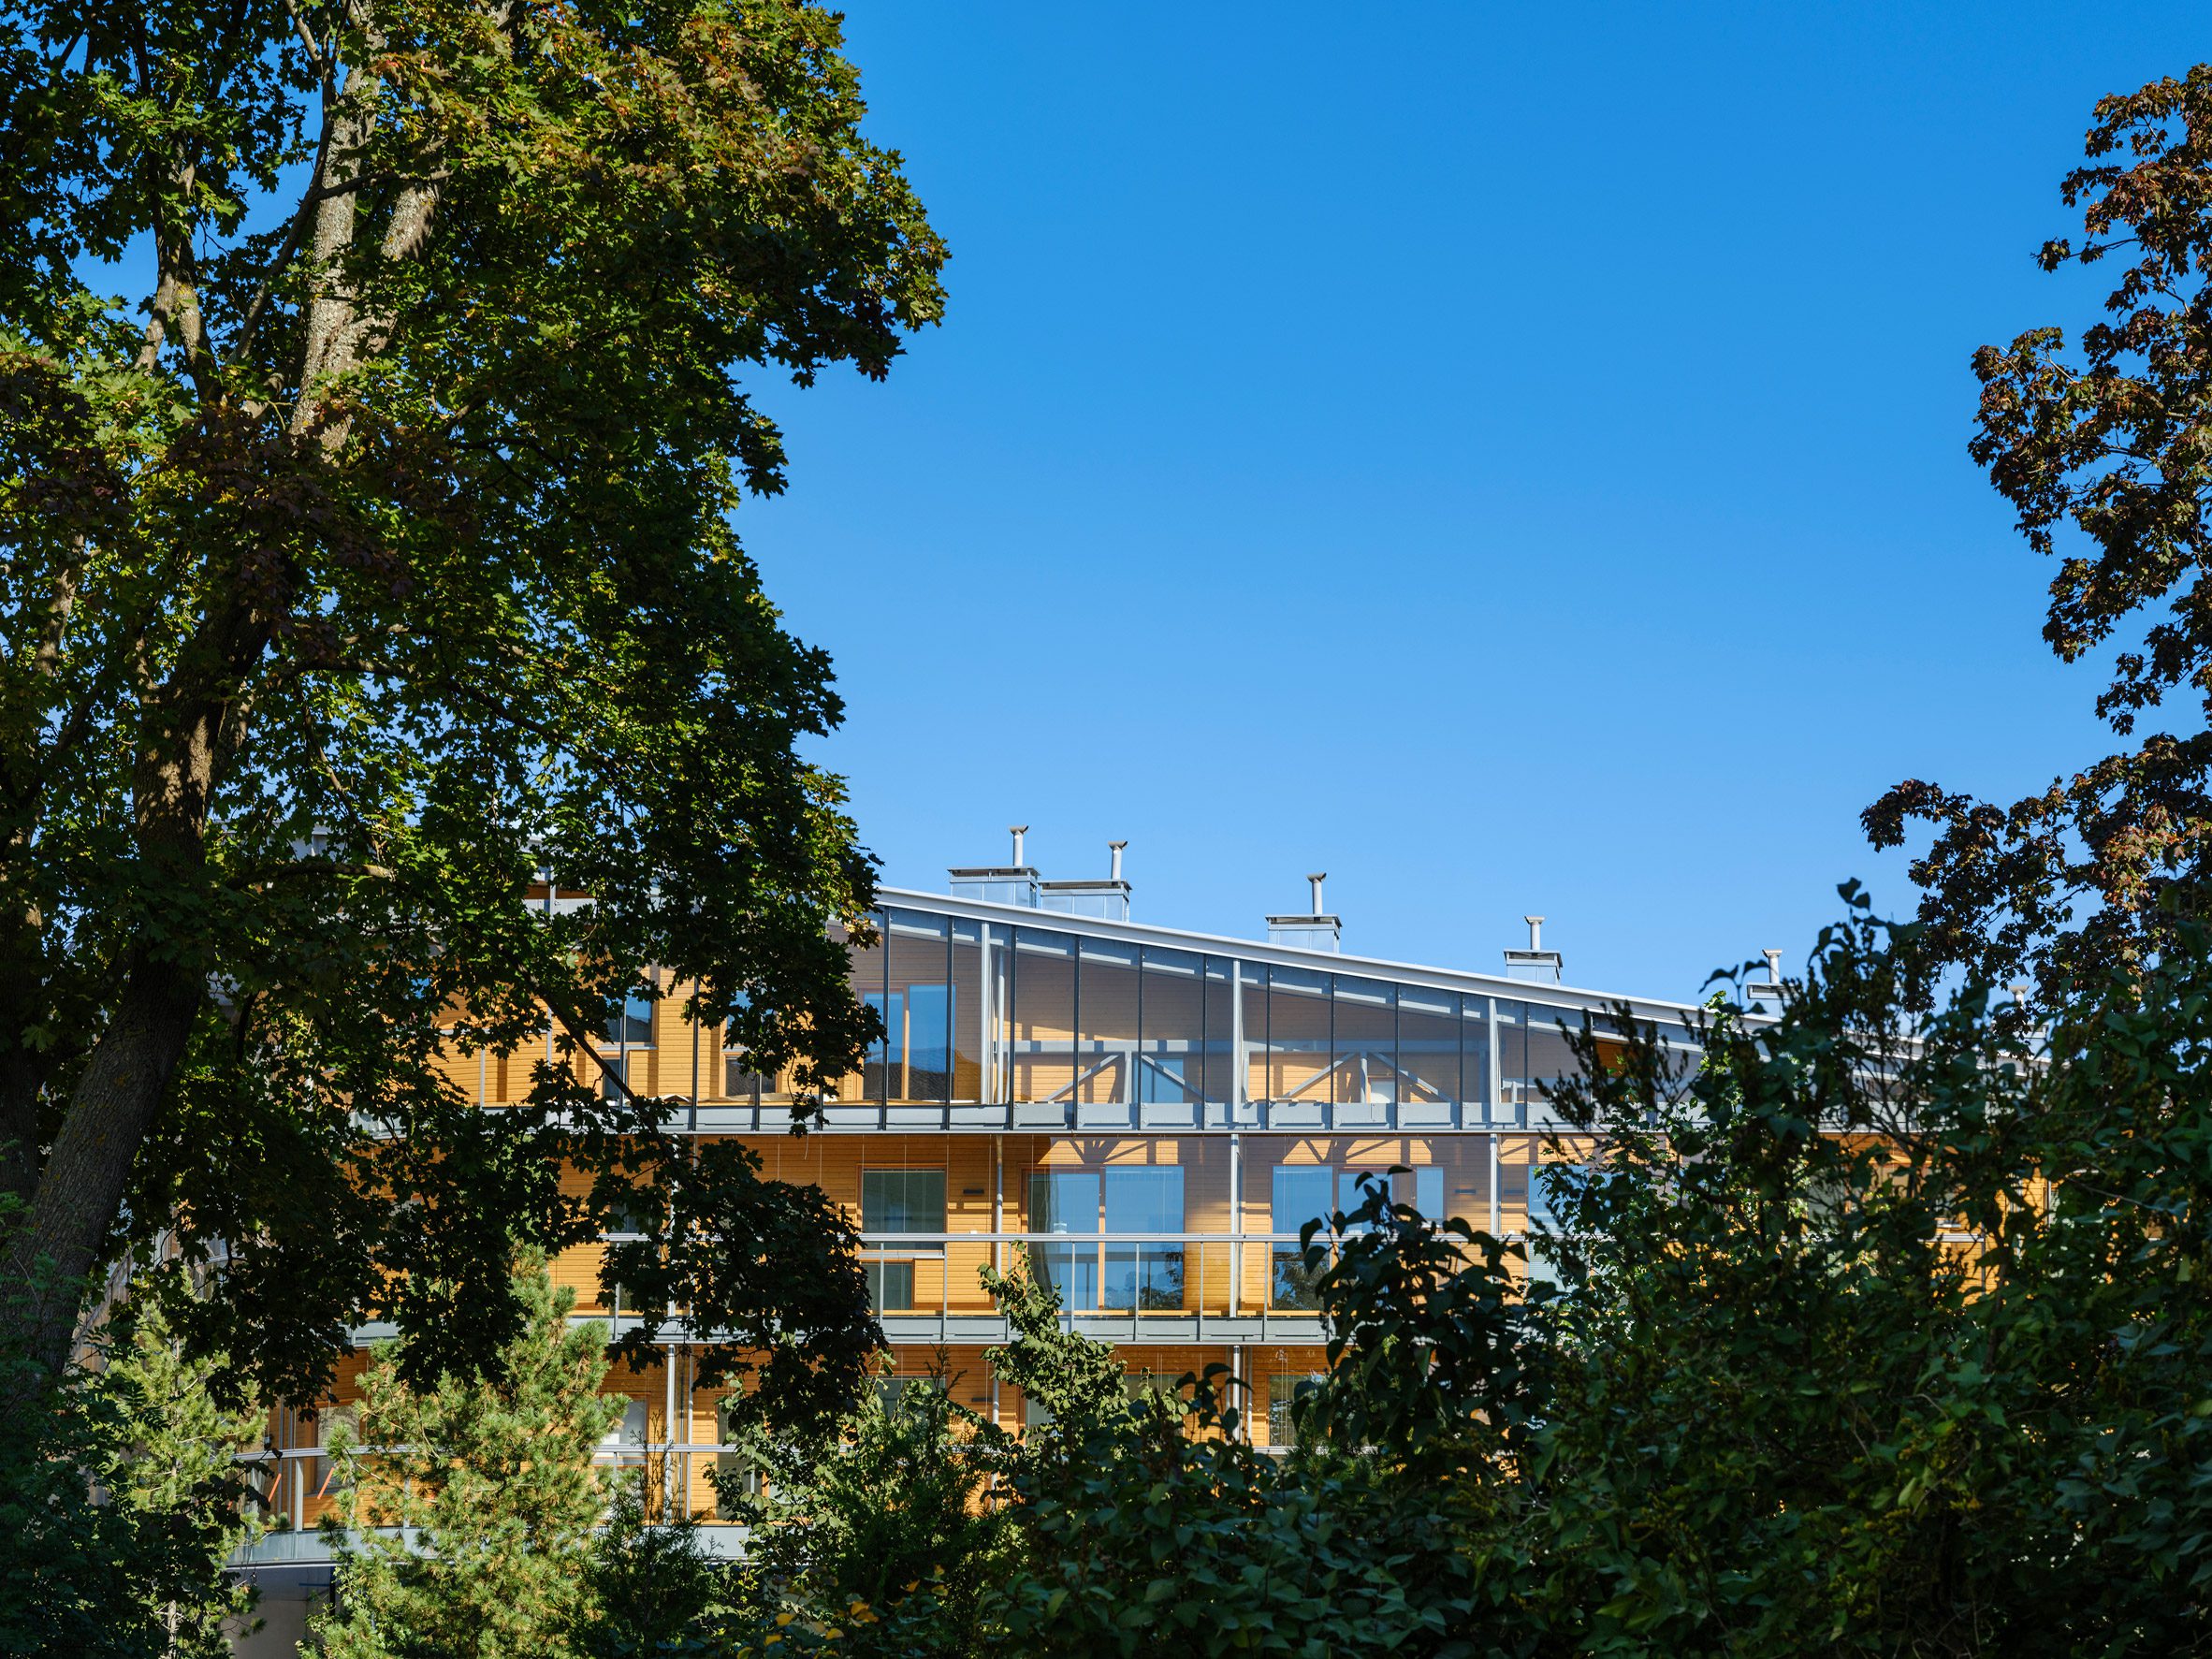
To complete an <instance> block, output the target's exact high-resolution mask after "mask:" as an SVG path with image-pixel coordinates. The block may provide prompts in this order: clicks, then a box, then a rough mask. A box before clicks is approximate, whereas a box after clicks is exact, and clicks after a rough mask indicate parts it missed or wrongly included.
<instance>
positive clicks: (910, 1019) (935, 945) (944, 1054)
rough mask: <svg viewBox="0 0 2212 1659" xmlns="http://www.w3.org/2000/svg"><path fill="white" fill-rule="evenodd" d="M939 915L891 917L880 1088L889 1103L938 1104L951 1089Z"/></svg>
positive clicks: (946, 969)
mask: <svg viewBox="0 0 2212 1659" xmlns="http://www.w3.org/2000/svg"><path fill="white" fill-rule="evenodd" d="M949 931H950V930H949V927H948V925H947V924H946V921H945V919H944V918H943V917H942V916H925V915H921V914H918V913H916V912H914V911H911V910H893V911H892V912H890V927H889V930H888V933H887V935H886V938H887V941H888V961H887V964H886V967H887V970H888V975H889V983H888V986H887V988H886V992H885V1001H884V1004H883V1007H882V1010H881V1011H882V1013H883V1021H884V1026H885V1027H886V1029H887V1030H888V1032H889V1036H888V1038H887V1039H886V1041H885V1043H884V1084H885V1089H886V1091H887V1098H888V1099H894V1100H942V1099H946V1098H947V1097H948V1096H949V1095H950V1094H951V1092H952V1086H953V1052H952V1043H953V987H952V983H951V981H950V978H949V975H950V972H951V961H950V958H949V957H948V955H947V947H948V934H949Z"/></svg>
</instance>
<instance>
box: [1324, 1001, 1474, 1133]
mask: <svg viewBox="0 0 2212 1659" xmlns="http://www.w3.org/2000/svg"><path fill="white" fill-rule="evenodd" d="M1458 1005H1459V998H1458V997H1454V996H1453V995H1452V994H1451V993H1450V992H1449V991H1424V990H1421V989H1419V988H1418V987H1416V986H1412V985H1408V986H1405V987H1404V988H1402V989H1401V990H1400V991H1399V993H1398V1064H1399V1066H1400V1067H1402V1068H1403V1069H1404V1076H1403V1078H1402V1079H1401V1083H1402V1085H1403V1087H1404V1099H1407V1100H1409V1101H1419V1102H1423V1103H1427V1104H1432V1105H1434V1104H1442V1103H1444V1102H1446V1101H1450V1100H1457V1099H1461V1095H1460V1026H1461V1024H1462V1021H1461V1019H1460V1017H1459V1006H1458ZM1337 1017H1338V1019H1340V1020H1341V1019H1342V1018H1343V1017H1344V1016H1343V1013H1342V1012H1341V1011H1339V1013H1338V1015H1337ZM1476 1029H1477V1034H1479V1032H1480V1029H1481V1028H1480V1027H1479V1026H1477V1028H1476ZM1340 1041H1341V1040H1340ZM1479 1098H1480V1097H1477V1099H1479Z"/></svg>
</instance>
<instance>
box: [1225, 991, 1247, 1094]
mask: <svg viewBox="0 0 2212 1659" xmlns="http://www.w3.org/2000/svg"><path fill="white" fill-rule="evenodd" d="M1228 961H1229V1121H1230V1122H1231V1123H1235V1122H1237V1121H1238V1116H1237V1114H1238V1113H1239V1111H1240V1110H1241V1109H1242V1108H1243V1106H1244V963H1243V962H1241V961H1239V960H1238V959H1237V958H1236V957H1234V956H1231V957H1230V958H1229V959H1228Z"/></svg>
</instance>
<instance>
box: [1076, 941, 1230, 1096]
mask: <svg viewBox="0 0 2212 1659" xmlns="http://www.w3.org/2000/svg"><path fill="white" fill-rule="evenodd" d="M1203 964H1204V959H1203V958H1202V957H1199V956H1195V955H1192V954H1191V953H1189V952H1187V951H1161V950H1155V949H1153V948H1151V947H1150V946H1147V947H1146V948H1145V952H1144V978H1143V1000H1142V1022H1141V1028H1140V1030H1139V1033H1138V1038H1139V1041H1138V1045H1137V1099H1140V1100H1169V1101H1185V1100H1202V1099H1205V1038H1206V1023H1205V1021H1206V1002H1205V980H1204V978H1203V976H1202V973H1201V968H1202V967H1203ZM1084 1018H1085V1019H1088V1018H1089V1013H1088V1011H1087V1010H1086V1011H1085V1013H1084Z"/></svg>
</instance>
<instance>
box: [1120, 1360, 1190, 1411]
mask: <svg viewBox="0 0 2212 1659" xmlns="http://www.w3.org/2000/svg"><path fill="white" fill-rule="evenodd" d="M1121 1397H1122V1398H1123V1399H1124V1400H1127V1401H1128V1403H1129V1404H1131V1405H1141V1404H1146V1403H1147V1402H1149V1401H1152V1400H1156V1399H1157V1400H1164V1401H1166V1402H1167V1403H1168V1404H1170V1405H1171V1406H1172V1407H1173V1408H1174V1409H1175V1412H1176V1414H1177V1415H1178V1416H1180V1415H1181V1414H1182V1411H1183V1396H1182V1393H1181V1391H1180V1390H1178V1389H1177V1388H1176V1387H1175V1378H1173V1377H1171V1376H1170V1375H1168V1374H1167V1373H1166V1372H1164V1371H1155V1370H1153V1369H1152V1368H1151V1367H1150V1366H1149V1365H1147V1366H1143V1367H1142V1368H1141V1369H1139V1370H1136V1371H1125V1372H1123V1373H1122V1374H1121Z"/></svg>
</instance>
